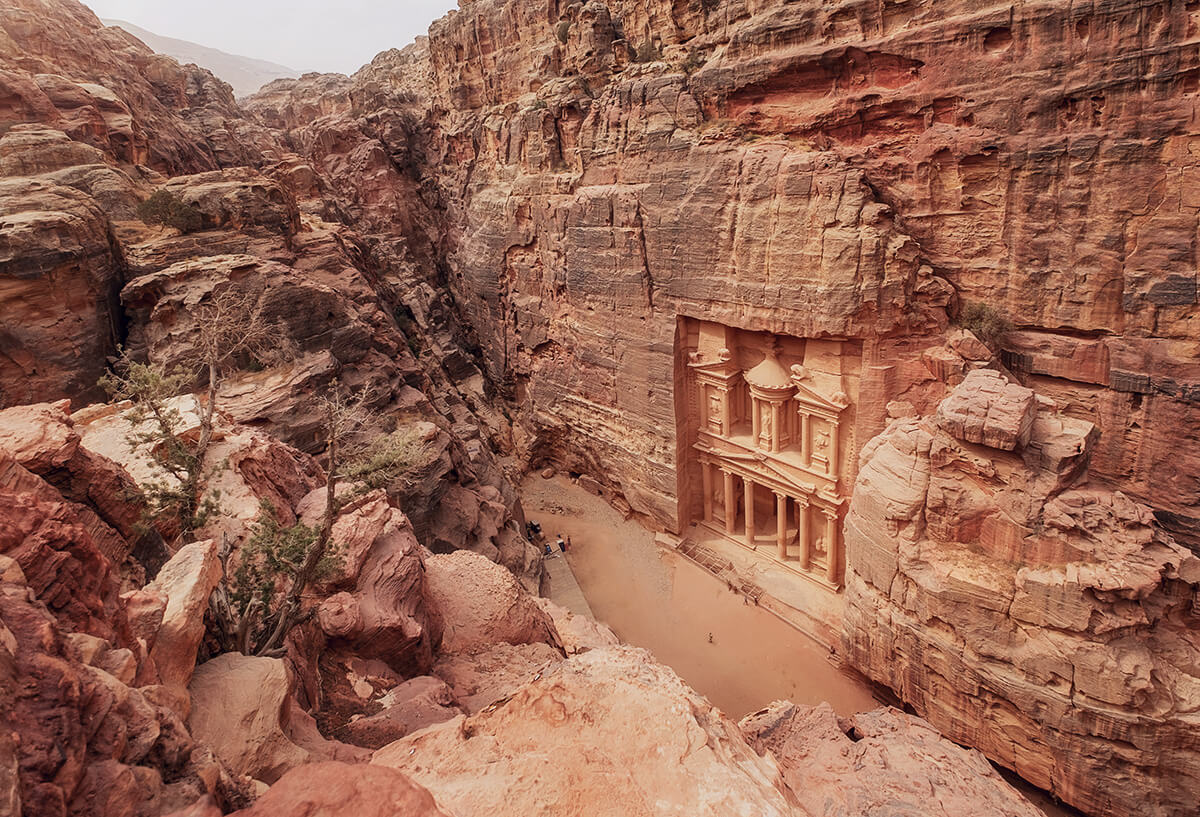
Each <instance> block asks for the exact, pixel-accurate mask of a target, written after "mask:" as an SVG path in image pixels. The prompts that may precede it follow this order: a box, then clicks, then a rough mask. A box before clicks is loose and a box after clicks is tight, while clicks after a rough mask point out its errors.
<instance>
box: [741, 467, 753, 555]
mask: <svg viewBox="0 0 1200 817" xmlns="http://www.w3.org/2000/svg"><path fill="white" fill-rule="evenodd" d="M743 481H744V482H745V483H746V544H748V545H750V546H751V547H753V546H754V480H752V479H750V478H748V477H743Z"/></svg>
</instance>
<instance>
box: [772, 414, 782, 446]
mask: <svg viewBox="0 0 1200 817" xmlns="http://www.w3.org/2000/svg"><path fill="white" fill-rule="evenodd" d="M779 408H780V406H779V404H778V403H772V404H771V451H772V452H773V453H778V451H779V438H780V437H781V436H783V435H782V434H780V433H779Z"/></svg>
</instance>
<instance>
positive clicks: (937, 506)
mask: <svg viewBox="0 0 1200 817" xmlns="http://www.w3.org/2000/svg"><path fill="white" fill-rule="evenodd" d="M1047 402H1048V401H1046V400H1045V398H1041V397H1038V398H1036V399H1035V396H1034V394H1033V393H1032V392H1030V391H1029V390H1027V389H1020V388H1019V387H1016V386H1014V385H1012V384H1008V383H1006V381H1005V379H1004V378H1003V377H1002V376H1000V375H999V374H997V373H994V372H993V373H988V374H986V375H985V374H983V373H978V372H977V373H973V374H972V375H971V376H968V377H967V378H966V379H965V380H964V381H963V382H962V384H961V385H959V386H958V387H957V388H956V389H955V390H954V392H953V393H952V394H951V395H950V396H948V397H947V398H946V399H945V400H944V401H942V404H941V406H940V407H939V409H938V411H937V413H936V416H930V417H925V418H907V419H900V420H896V421H895V422H894V423H893V424H892V425H891V426H889V427H888V429H887V431H885V432H884V433H883V434H882V435H880V436H879V437H877V438H876V439H874V440H872V441H871V443H870V444H869V445H868V446H867V447H866V448H865V449H864V451H863V456H862V466H861V469H860V471H859V475H858V483H857V485H856V486H855V491H854V499H853V502H852V504H851V509H850V515H849V517H848V518H847V521H846V540H847V542H846V544H847V553H848V560H849V561H848V564H847V588H848V589H847V612H846V617H845V621H844V624H843V632H844V639H845V642H846V649H847V651H848V653H849V656H850V659H851V660H852V661H853V662H854V663H855V664H856V665H857V666H859V667H861V668H863V669H864V670H865V671H866V672H867V673H868V674H869V675H871V676H872V677H874V678H876V679H878V680H880V681H882V682H884V683H886V684H888V685H889V686H891V687H892V688H893V689H895V690H896V691H897V693H898V694H899V695H900V696H901V698H903V699H904V700H905V701H908V702H910V703H911V704H912V705H913V706H914V707H915V708H916V710H917V712H918V713H920V714H921V715H923V716H925V717H927V718H928V719H929V720H930V722H932V723H933V724H934V725H935V726H936V727H937V728H939V729H941V730H942V731H943V732H944V733H945V734H946V735H947V736H948V737H950V738H951V739H953V740H956V741H959V742H961V743H965V744H968V745H971V746H976V747H978V748H980V749H982V750H983V751H984V752H985V753H987V754H988V756H989V757H992V758H993V759H995V760H997V761H999V762H1001V763H1003V764H1004V765H1005V766H1008V767H1009V768H1012V769H1015V770H1017V771H1018V772H1019V773H1020V774H1021V776H1022V777H1024V778H1025V779H1027V780H1030V781H1032V782H1033V783H1035V784H1036V785H1038V786H1041V787H1043V788H1045V789H1047V790H1049V791H1052V792H1054V793H1055V794H1056V795H1058V796H1059V797H1061V798H1062V799H1064V800H1066V801H1068V802H1071V803H1075V804H1078V805H1079V806H1080V807H1081V808H1082V809H1083V810H1084V811H1086V812H1088V813H1094V814H1122V813H1134V812H1140V813H1153V814H1184V813H1186V812H1187V810H1188V809H1189V808H1192V806H1190V805H1188V803H1187V802H1186V801H1187V800H1188V799H1189V795H1187V794H1186V793H1185V792H1187V791H1188V790H1189V789H1191V788H1193V787H1194V783H1195V781H1197V780H1200V742H1198V741H1197V739H1196V735H1197V731H1196V727H1197V724H1198V721H1197V713H1196V703H1195V693H1196V690H1197V688H1200V687H1198V686H1197V685H1198V684H1200V674H1198V673H1197V670H1196V666H1197V665H1196V662H1195V656H1196V648H1197V641H1196V632H1197V629H1196V601H1197V599H1198V598H1200V595H1198V594H1200V559H1198V558H1197V557H1196V556H1195V555H1194V554H1193V553H1192V552H1191V551H1189V550H1188V549H1186V548H1184V547H1181V546H1180V545H1178V544H1176V543H1175V542H1174V541H1173V540H1172V538H1171V537H1170V535H1168V534H1166V533H1164V532H1163V531H1162V530H1161V529H1160V528H1159V527H1158V526H1157V525H1156V523H1155V521H1154V518H1153V515H1152V513H1151V511H1150V509H1149V508H1147V507H1145V506H1144V505H1140V504H1139V503H1137V502H1135V501H1133V500H1132V499H1130V498H1129V497H1127V496H1125V495H1124V494H1122V493H1120V492H1114V491H1110V490H1108V489H1104V488H1098V487H1091V486H1088V485H1086V484H1085V485H1081V484H1080V483H1081V482H1082V480H1083V479H1084V478H1085V476H1086V467H1087V463H1088V460H1089V458H1090V457H1091V456H1092V451H1093V447H1094V445H1095V443H1096V438H1097V435H1096V432H1095V429H1094V427H1093V426H1092V424H1091V423H1087V422H1084V421H1081V420H1071V419H1069V418H1066V417H1064V416H1063V415H1061V414H1058V413H1056V412H1054V411H1053V410H1052V406H1047V405H1046V403H1047ZM1035 403H1040V405H1037V406H1036V408H1037V409H1038V410H1037V411H1034V410H1033V409H1034V408H1035ZM1022 405H1023V406H1025V408H1019V406H1022ZM1023 440H1027V441H1026V442H1022V441H1023Z"/></svg>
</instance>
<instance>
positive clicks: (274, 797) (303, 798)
mask: <svg viewBox="0 0 1200 817" xmlns="http://www.w3.org/2000/svg"><path fill="white" fill-rule="evenodd" d="M234 814H235V815H237V817H275V815H282V814H296V815H300V814H303V815H306V817H336V816H337V815H341V814H355V815H360V817H397V815H404V817H445V812H443V811H441V810H440V809H438V807H437V806H436V805H435V804H434V801H433V797H431V796H430V794H429V792H428V791H426V790H425V789H424V788H422V787H421V786H419V785H417V784H416V783H414V782H412V781H411V780H410V779H409V778H408V777H406V776H405V775H403V774H400V773H399V772H395V771H392V770H391V769H385V768H381V767H378V766H349V765H347V764H345V763H315V764H312V765H309V766H304V767H303V768H299V769H294V770H293V771H291V772H289V773H288V774H286V775H284V776H283V777H282V778H281V779H280V780H279V782H277V783H276V784H275V785H274V786H272V787H271V788H270V790H268V791H267V792H266V794H264V795H263V796H262V797H260V798H259V799H258V802H256V803H255V804H254V805H253V806H252V807H250V808H248V809H244V810H242V811H237V812H234Z"/></svg>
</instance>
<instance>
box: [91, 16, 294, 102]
mask: <svg viewBox="0 0 1200 817" xmlns="http://www.w3.org/2000/svg"><path fill="white" fill-rule="evenodd" d="M103 23H104V24H105V25H106V26H120V27H121V28H123V29H125V30H126V31H128V32H129V33H130V34H132V35H133V36H135V37H137V38H138V39H139V40H141V41H142V42H144V43H145V44H146V45H148V46H150V47H151V48H153V49H154V50H155V51H157V52H158V53H160V54H166V55H167V56H168V57H174V58H175V59H177V60H179V61H180V62H181V63H189V62H194V63H195V64H196V65H199V66H200V67H201V68H207V69H208V70H209V71H212V72H213V73H214V74H216V75H217V76H218V77H220V78H221V79H223V80H225V81H226V82H228V83H229V84H230V85H232V86H233V93H234V94H235V95H236V96H239V97H241V96H247V95H249V94H252V93H254V92H255V91H257V90H258V89H259V88H261V87H262V86H264V85H266V84H267V83H268V82H271V81H273V80H277V79H279V78H281V77H298V76H300V74H301V72H300V71H296V70H295V69H292V68H288V67H287V66H286V65H277V64H275V63H273V62H266V61H265V60H256V59H252V58H250V57H239V56H237V55H236V54H226V53H225V52H224V51H218V50H217V49H215V48H206V47H205V46H203V45H196V44H195V43H189V42H188V41H187V40H176V39H175V38H173V37H161V36H159V35H158V34H155V33H154V32H152V31H147V30H146V29H144V28H141V27H140V26H135V25H134V24H133V23H126V22H124V21H123V20H104V21H103Z"/></svg>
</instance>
